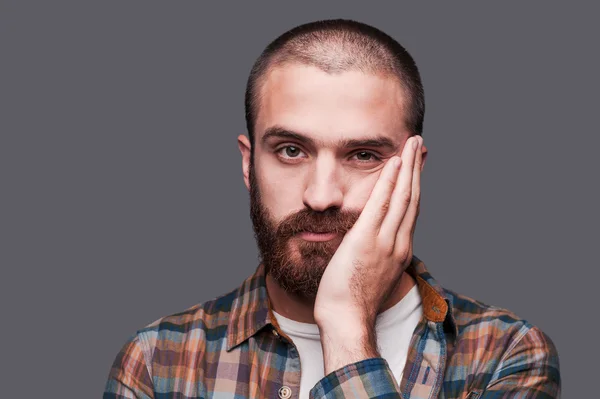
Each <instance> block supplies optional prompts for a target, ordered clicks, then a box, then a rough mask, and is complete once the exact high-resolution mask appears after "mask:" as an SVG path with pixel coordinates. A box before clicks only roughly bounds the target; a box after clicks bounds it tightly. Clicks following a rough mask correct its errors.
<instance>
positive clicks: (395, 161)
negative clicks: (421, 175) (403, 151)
mask: <svg viewBox="0 0 600 399" xmlns="http://www.w3.org/2000/svg"><path fill="white" fill-rule="evenodd" d="M400 161H401V158H396V159H394V166H395V167H396V168H399V167H400Z"/></svg>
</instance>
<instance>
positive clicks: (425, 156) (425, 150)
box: [421, 144, 427, 172]
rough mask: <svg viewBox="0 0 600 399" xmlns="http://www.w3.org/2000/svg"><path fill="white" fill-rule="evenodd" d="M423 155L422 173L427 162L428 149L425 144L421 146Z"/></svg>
mask: <svg viewBox="0 0 600 399" xmlns="http://www.w3.org/2000/svg"><path fill="white" fill-rule="evenodd" d="M421 154H422V156H423V160H422V162H421V172H422V171H423V168H424V167H425V161H426V160H427V147H425V144H423V145H422V146H421Z"/></svg>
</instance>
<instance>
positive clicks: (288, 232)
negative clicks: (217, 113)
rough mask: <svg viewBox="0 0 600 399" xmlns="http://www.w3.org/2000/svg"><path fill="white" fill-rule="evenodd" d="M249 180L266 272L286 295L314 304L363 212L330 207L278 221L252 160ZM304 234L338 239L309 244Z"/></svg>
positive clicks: (257, 236)
mask: <svg viewBox="0 0 600 399" xmlns="http://www.w3.org/2000/svg"><path fill="white" fill-rule="evenodd" d="M249 180H250V217H251V219H252V227H253V229H254V235H255V238H256V241H257V244H258V249H259V256H260V260H261V262H262V263H263V264H264V266H265V272H266V273H268V274H270V275H271V277H272V278H273V279H274V280H275V281H276V282H277V283H278V284H279V286H280V287H281V288H282V289H284V290H285V291H286V292H288V293H291V294H294V295H296V296H298V297H301V298H303V299H306V300H312V301H314V299H315V298H316V296H317V291H318V289H319V283H320V281H321V277H322V276H323V273H324V272H325V269H326V268H327V265H328V264H329V261H330V260H331V258H332V257H333V255H334V253H335V251H336V249H337V247H338V246H339V244H340V242H341V239H342V237H343V235H344V234H346V232H347V231H348V230H349V229H350V228H351V227H352V226H353V225H354V223H355V222H356V220H357V219H358V217H359V215H360V211H354V210H347V211H342V210H340V209H339V208H337V207H330V208H328V209H326V210H325V211H322V212H320V211H313V210H312V209H309V208H304V209H302V210H300V211H298V212H295V213H292V214H289V215H288V216H286V217H285V218H283V220H281V221H280V222H276V221H275V220H274V219H273V218H272V216H271V214H270V212H269V210H268V209H267V208H266V207H265V206H264V204H263V203H262V199H261V195H260V190H259V187H258V184H257V181H256V176H255V171H254V165H253V162H252V161H251V162H250V168H249ZM301 232H314V233H323V232H336V233H338V237H336V238H335V239H333V240H329V241H306V240H303V239H301V238H300V237H298V236H297V234H298V233H301Z"/></svg>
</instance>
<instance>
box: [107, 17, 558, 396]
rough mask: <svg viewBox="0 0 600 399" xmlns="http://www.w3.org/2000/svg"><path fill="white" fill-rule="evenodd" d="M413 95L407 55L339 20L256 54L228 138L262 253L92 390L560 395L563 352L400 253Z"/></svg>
mask: <svg viewBox="0 0 600 399" xmlns="http://www.w3.org/2000/svg"><path fill="white" fill-rule="evenodd" d="M423 117H424V94H423V88H422V84H421V79H420V76H419V72H418V69H417V67H416V65H415V63H414V60H413V59H412V57H411V56H410V55H409V53H408V52H407V51H406V50H405V49H404V48H403V47H402V46H401V45H400V44H399V43H397V42H396V41H395V40H394V39H392V38H391V37H390V36H388V35H387V34H385V33H383V32H381V31H380V30H378V29H376V28H374V27H371V26H368V25H366V24H363V23H359V22H356V21H350V20H341V19H338V20H326V21H317V22H312V23H308V24H304V25H301V26H298V27H296V28H294V29H292V30H290V31H288V32H286V33H284V34H283V35H281V36H280V37H278V38H277V39H276V40H275V41H273V42H272V43H271V44H269V46H267V48H266V49H265V50H264V51H263V53H262V54H261V55H260V57H259V58H258V60H257V61H256V63H255V64H254V67H253V69H252V71H251V73H250V77H249V79H248V85H247V89H246V121H247V129H248V136H245V135H240V136H239V137H238V146H239V149H240V152H241V154H242V170H243V175H244V182H245V184H246V186H247V188H248V190H249V192H250V210H251V219H252V223H253V227H254V231H255V235H256V239H257V243H258V248H259V252H260V255H261V261H260V263H259V265H258V266H257V267H256V269H255V271H254V273H253V274H252V275H251V276H249V277H248V279H247V280H246V281H244V282H243V283H242V284H241V285H240V286H239V287H238V288H236V289H234V290H233V291H231V292H229V293H227V294H225V295H223V296H220V297H218V298H216V299H214V300H210V301H207V302H204V303H200V304H197V305H195V306H193V307H191V308H189V309H187V310H185V311H183V312H181V313H177V314H174V315H170V316H165V317H162V318H160V319H158V320H157V321H155V322H154V323H152V324H150V325H148V326H146V327H144V328H142V329H140V330H139V331H137V332H136V333H135V334H133V335H132V336H131V337H130V339H129V340H128V341H127V342H126V344H125V345H124V346H123V348H122V349H121V351H120V352H119V354H118V355H117V357H116V359H115V361H114V363H113V366H112V368H111V371H110V374H109V377H108V381H107V384H106V389H105V393H104V397H105V398H232V399H233V398H239V399H241V398H282V399H287V398H292V397H293V398H309V397H310V398H434V397H435V398H437V397H444V398H461V399H464V398H513V397H527V398H556V397H558V396H559V394H560V374H559V363H558V354H557V352H556V348H555V346H554V345H553V343H552V341H551V340H550V338H549V337H548V336H547V335H546V334H544V333H543V332H542V331H541V330H540V329H539V328H537V327H535V326H533V325H532V324H530V323H529V322H527V321H525V320H523V319H521V318H519V317H517V316H516V315H515V314H513V313H511V312H510V311H508V310H505V309H500V308H496V307H491V306H488V305H485V304H483V303H481V302H478V301H475V300H473V299H470V298H468V297H465V296H462V295H459V294H456V293H454V292H452V291H450V290H447V289H444V288H443V287H442V286H441V285H439V284H438V283H437V282H436V281H435V280H434V279H433V277H432V276H431V274H430V273H429V272H428V271H427V269H426V267H425V264H424V263H423V262H422V261H421V260H420V259H419V258H417V257H416V256H415V255H414V254H413V236H414V230H415V226H416V220H417V216H418V213H419V202H420V176H421V171H422V169H423V167H424V165H425V160H426V158H427V148H426V147H425V145H424V143H423V139H422V130H423Z"/></svg>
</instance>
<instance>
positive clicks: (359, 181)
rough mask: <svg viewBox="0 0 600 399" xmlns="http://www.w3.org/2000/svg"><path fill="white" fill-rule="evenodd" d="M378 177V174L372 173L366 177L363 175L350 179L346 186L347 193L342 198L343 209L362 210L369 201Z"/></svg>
mask: <svg viewBox="0 0 600 399" xmlns="http://www.w3.org/2000/svg"><path fill="white" fill-rule="evenodd" d="M378 177H379V173H373V174H371V175H368V176H364V175H363V176H360V178H356V179H351V181H350V182H349V184H348V191H347V192H346V195H345V196H344V207H345V208H350V209H360V210H362V209H363V208H364V207H365V205H366V203H367V201H368V200H369V196H370V195H371V191H373V187H375V183H376V182H377V178H378Z"/></svg>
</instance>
